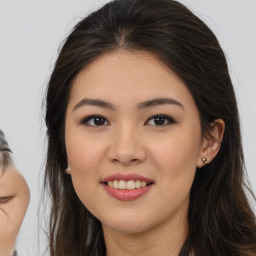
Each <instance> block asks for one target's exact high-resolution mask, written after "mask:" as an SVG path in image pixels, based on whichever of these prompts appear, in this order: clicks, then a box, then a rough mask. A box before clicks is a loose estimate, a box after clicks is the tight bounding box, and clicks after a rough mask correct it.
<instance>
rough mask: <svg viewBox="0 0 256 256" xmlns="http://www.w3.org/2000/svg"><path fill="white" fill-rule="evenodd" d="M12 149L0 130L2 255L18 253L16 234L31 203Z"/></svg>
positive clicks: (0, 242) (0, 247)
mask: <svg viewBox="0 0 256 256" xmlns="http://www.w3.org/2000/svg"><path fill="white" fill-rule="evenodd" d="M10 153H11V150H10V149H9V147H8V144H7V142H6V140H5V138H4V134H3V132H2V131H1V130H0V227H1V228H0V255H1V256H11V255H17V253H16V251H14V247H15V240H16V236H17V234H18V232H19V229H20V226H21V223H22V221H23V218H24V216H25V213H26V210H27V207H28V203H29V197H30V196H29V189H28V186H27V183H26V181H25V180H24V178H23V177H22V176H21V174H20V173H18V172H17V171H16V170H15V167H14V166H13V162H12V159H11V155H10Z"/></svg>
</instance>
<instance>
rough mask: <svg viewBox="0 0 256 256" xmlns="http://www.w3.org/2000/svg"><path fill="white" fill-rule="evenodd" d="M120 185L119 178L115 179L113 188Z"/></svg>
mask: <svg viewBox="0 0 256 256" xmlns="http://www.w3.org/2000/svg"><path fill="white" fill-rule="evenodd" d="M118 187H119V182H118V181H117V180H114V181H113V188H114V189H118Z"/></svg>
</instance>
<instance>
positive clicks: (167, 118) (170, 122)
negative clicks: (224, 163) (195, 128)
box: [146, 114, 177, 127]
mask: <svg viewBox="0 0 256 256" xmlns="http://www.w3.org/2000/svg"><path fill="white" fill-rule="evenodd" d="M156 117H161V118H165V119H166V120H167V121H168V124H164V125H153V126H159V127H161V126H162V127H163V126H167V125H170V124H174V123H177V121H176V120H175V119H174V118H173V117H170V116H168V115H165V114H156V115H153V116H151V117H149V118H148V119H147V121H146V123H148V122H149V120H151V119H153V118H156Z"/></svg>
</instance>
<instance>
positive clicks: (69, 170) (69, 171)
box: [65, 166, 71, 174]
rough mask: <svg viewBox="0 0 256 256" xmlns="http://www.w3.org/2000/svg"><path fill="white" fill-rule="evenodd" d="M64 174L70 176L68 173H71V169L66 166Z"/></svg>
mask: <svg viewBox="0 0 256 256" xmlns="http://www.w3.org/2000/svg"><path fill="white" fill-rule="evenodd" d="M65 173H67V174H70V173H71V168H70V166H68V167H67V168H66V169H65Z"/></svg>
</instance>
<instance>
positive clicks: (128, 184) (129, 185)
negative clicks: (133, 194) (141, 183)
mask: <svg viewBox="0 0 256 256" xmlns="http://www.w3.org/2000/svg"><path fill="white" fill-rule="evenodd" d="M126 188H127V189H135V182H134V180H129V181H128V182H127V184H126Z"/></svg>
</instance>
